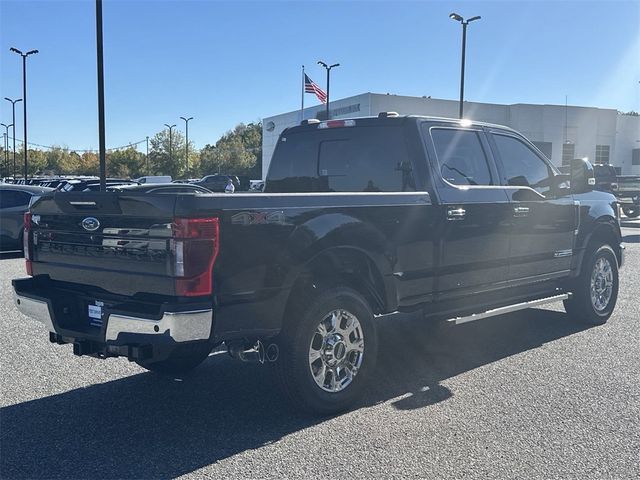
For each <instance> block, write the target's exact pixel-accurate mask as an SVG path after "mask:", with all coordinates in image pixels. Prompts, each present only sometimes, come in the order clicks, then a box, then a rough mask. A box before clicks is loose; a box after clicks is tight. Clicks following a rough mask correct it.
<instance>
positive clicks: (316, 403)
mask: <svg viewBox="0 0 640 480" xmlns="http://www.w3.org/2000/svg"><path fill="white" fill-rule="evenodd" d="M287 315H290V316H289V318H285V322H284V327H283V331H282V332H281V334H280V335H279V337H278V344H279V347H280V356H279V357H278V361H277V362H276V369H277V374H278V378H279V380H280V383H281V385H282V387H283V389H284V391H285V393H286V394H287V396H288V397H289V400H290V401H291V404H292V405H293V406H294V407H296V408H298V409H301V410H304V411H307V412H312V413H319V414H322V415H330V414H334V413H338V412H341V411H344V410H346V409H348V408H349V407H350V406H352V405H353V403H354V402H356V400H358V398H359V397H360V396H361V395H362V393H363V391H364V389H365V387H366V386H367V383H368V382H369V380H370V379H371V378H372V374H373V371H374V369H375V364H376V357H377V353H378V341H377V333H376V329H375V325H374V323H373V312H372V311H371V307H370V306H369V304H368V302H367V301H366V300H365V298H364V297H363V296H362V295H360V294H359V293H358V292H356V291H355V290H353V289H351V288H347V287H335V288H330V289H328V290H325V291H323V292H322V293H320V294H318V295H316V296H301V297H300V298H298V299H297V301H296V304H295V305H293V306H292V308H290V309H289V311H288V314H287Z"/></svg>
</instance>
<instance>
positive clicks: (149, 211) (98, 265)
mask: <svg viewBox="0 0 640 480" xmlns="http://www.w3.org/2000/svg"><path fill="white" fill-rule="evenodd" d="M176 198H177V197H176V196H174V195H148V194H131V195H127V194H116V193H95V192H91V193H55V194H52V195H50V196H45V197H43V198H41V199H40V200H39V201H37V202H36V203H35V204H34V206H33V207H32V220H31V230H32V232H33V233H32V237H31V238H32V240H31V242H32V247H31V248H32V251H31V260H32V271H33V275H34V276H35V275H48V276H49V277H50V278H51V279H53V280H57V281H63V282H71V283H79V284H84V285H88V286H92V287H96V288H99V289H102V290H105V291H108V292H111V293H115V294H122V295H127V296H132V295H135V294H138V293H150V294H161V295H173V294H174V291H175V290H174V289H175V286H174V281H173V277H172V269H171V266H172V253H171V245H172V243H171V242H172V240H171V235H172V230H171V224H172V221H173V213H174V209H175V203H176Z"/></svg>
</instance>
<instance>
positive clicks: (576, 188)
mask: <svg viewBox="0 0 640 480" xmlns="http://www.w3.org/2000/svg"><path fill="white" fill-rule="evenodd" d="M595 185H596V178H595V176H594V173H593V165H591V163H589V160H587V159H586V158H574V159H573V160H571V192H572V193H586V192H590V191H591V190H593V188H594V187H595Z"/></svg>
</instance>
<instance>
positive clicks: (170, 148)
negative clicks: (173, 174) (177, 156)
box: [164, 123, 175, 163]
mask: <svg viewBox="0 0 640 480" xmlns="http://www.w3.org/2000/svg"><path fill="white" fill-rule="evenodd" d="M164 126H165V127H167V128H168V129H169V163H171V162H173V151H172V147H171V130H172V129H173V127H175V124H174V125H169V124H166V123H165V124H164Z"/></svg>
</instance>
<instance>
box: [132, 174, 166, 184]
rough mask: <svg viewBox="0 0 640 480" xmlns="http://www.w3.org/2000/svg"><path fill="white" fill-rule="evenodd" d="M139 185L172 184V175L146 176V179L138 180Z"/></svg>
mask: <svg viewBox="0 0 640 480" xmlns="http://www.w3.org/2000/svg"><path fill="white" fill-rule="evenodd" d="M135 181H136V182H138V183H171V181H172V178H171V175H145V176H144V177H140V178H136V179H135Z"/></svg>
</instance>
